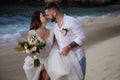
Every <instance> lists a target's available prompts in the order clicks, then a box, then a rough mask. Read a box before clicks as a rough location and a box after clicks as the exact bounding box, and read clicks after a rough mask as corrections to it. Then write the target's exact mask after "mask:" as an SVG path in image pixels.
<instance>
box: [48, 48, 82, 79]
mask: <svg viewBox="0 0 120 80" xmlns="http://www.w3.org/2000/svg"><path fill="white" fill-rule="evenodd" d="M47 72H48V74H49V76H50V78H51V80H83V74H82V69H81V67H80V64H79V62H78V60H77V58H76V55H75V54H74V52H72V51H70V52H69V54H68V55H67V56H63V55H61V54H60V51H59V49H58V48H57V47H56V46H54V47H53V48H52V50H51V52H50V55H49V57H48V66H47Z"/></svg>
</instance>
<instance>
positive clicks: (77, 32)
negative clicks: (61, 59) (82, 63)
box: [53, 15, 85, 60]
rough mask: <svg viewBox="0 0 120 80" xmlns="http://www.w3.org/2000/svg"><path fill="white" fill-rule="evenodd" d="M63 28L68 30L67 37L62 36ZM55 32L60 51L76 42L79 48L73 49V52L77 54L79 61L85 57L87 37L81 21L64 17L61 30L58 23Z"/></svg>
mask: <svg viewBox="0 0 120 80" xmlns="http://www.w3.org/2000/svg"><path fill="white" fill-rule="evenodd" d="M63 28H64V29H67V30H68V32H67V33H66V35H62V33H61V31H62V29H63ZM53 30H54V33H55V37H56V40H57V43H58V46H59V49H60V50H62V49H63V48H64V47H65V46H67V45H69V44H70V43H72V42H73V41H75V42H76V43H77V44H78V45H79V46H78V47H75V48H73V49H72V50H73V51H74V52H75V53H76V55H77V58H78V60H80V59H81V58H82V57H84V56H85V54H84V49H83V41H84V39H85V35H84V30H83V27H82V24H81V23H80V22H79V20H77V19H75V18H73V17H70V16H67V15H64V17H63V20H62V23H61V26H60V28H59V26H58V24H57V23H56V24H55V25H54V28H53Z"/></svg>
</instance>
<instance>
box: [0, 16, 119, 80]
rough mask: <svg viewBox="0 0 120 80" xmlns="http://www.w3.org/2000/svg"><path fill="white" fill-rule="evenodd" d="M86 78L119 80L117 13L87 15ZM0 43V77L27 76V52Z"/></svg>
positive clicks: (0, 79)
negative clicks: (17, 50) (25, 65)
mask: <svg viewBox="0 0 120 80" xmlns="http://www.w3.org/2000/svg"><path fill="white" fill-rule="evenodd" d="M83 24H84V26H85V33H86V41H85V52H86V58H87V71H86V80H120V61H119V59H120V17H106V18H99V17H98V18H92V19H89V18H86V19H84V20H83ZM14 45H15V44H12V43H11V44H9V45H5V46H1V47H0V80H27V79H26V76H25V73H24V71H23V69H22V65H23V63H24V58H25V56H26V55H24V54H22V53H18V52H15V51H14V50H13V47H14Z"/></svg>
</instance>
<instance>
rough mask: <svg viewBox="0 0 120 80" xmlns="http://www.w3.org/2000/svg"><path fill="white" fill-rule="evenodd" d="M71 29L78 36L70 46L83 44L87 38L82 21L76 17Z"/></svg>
mask: <svg viewBox="0 0 120 80" xmlns="http://www.w3.org/2000/svg"><path fill="white" fill-rule="evenodd" d="M71 29H72V32H73V33H74V34H75V35H74V36H76V38H75V39H74V40H73V42H72V43H70V44H69V46H70V47H71V48H75V47H77V46H81V45H83V41H84V40H85V34H84V30H83V26H82V24H81V22H80V21H79V20H76V19H74V20H73V21H72V22H71Z"/></svg>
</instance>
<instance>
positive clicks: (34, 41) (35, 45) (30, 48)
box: [15, 34, 46, 67]
mask: <svg viewBox="0 0 120 80" xmlns="http://www.w3.org/2000/svg"><path fill="white" fill-rule="evenodd" d="M45 46H46V43H45V42H42V41H40V40H38V37H37V35H36V34H34V35H33V36H32V37H31V38H29V39H27V40H21V41H19V42H18V45H17V46H16V47H15V50H16V51H23V52H24V53H27V54H35V55H34V57H33V58H34V67H39V66H40V61H39V59H38V57H37V53H40V50H42V49H43V48H44V47H45Z"/></svg>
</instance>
